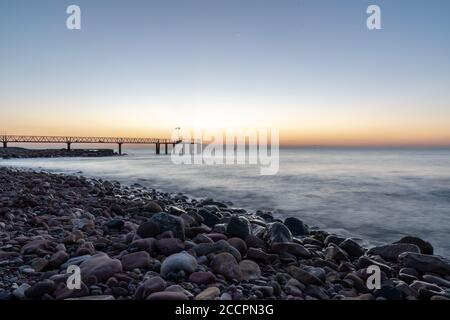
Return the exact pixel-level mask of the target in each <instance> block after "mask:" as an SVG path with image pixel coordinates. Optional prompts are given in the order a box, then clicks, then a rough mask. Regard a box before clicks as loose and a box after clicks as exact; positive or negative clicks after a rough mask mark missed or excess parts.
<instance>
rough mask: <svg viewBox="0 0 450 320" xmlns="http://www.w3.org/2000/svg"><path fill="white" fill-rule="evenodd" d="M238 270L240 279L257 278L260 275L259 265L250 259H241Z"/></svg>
mask: <svg viewBox="0 0 450 320" xmlns="http://www.w3.org/2000/svg"><path fill="white" fill-rule="evenodd" d="M239 270H240V274H241V280H245V281H250V280H257V279H259V278H260V277H261V269H260V268H259V265H258V264H257V263H255V262H253V261H252V260H242V261H241V262H239Z"/></svg>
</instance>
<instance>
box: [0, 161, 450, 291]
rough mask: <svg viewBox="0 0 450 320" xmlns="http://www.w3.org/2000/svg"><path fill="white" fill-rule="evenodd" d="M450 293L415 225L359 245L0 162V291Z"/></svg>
mask: <svg viewBox="0 0 450 320" xmlns="http://www.w3.org/2000/svg"><path fill="white" fill-rule="evenodd" d="M74 265H75V266H78V267H79V268H80V271H81V278H82V282H81V287H80V289H69V288H68V286H67V279H68V278H69V276H70V274H68V273H67V268H68V267H69V266H74ZM369 266H377V267H378V268H379V269H380V270H381V287H380V288H378V289H377V288H376V289H369V288H368V286H367V279H368V277H369V276H370V274H368V271H367V268H368V267H369ZM449 298H450V261H449V260H448V259H446V258H445V257H441V256H438V255H434V249H433V246H432V244H430V243H429V242H427V241H426V239H420V238H418V237H415V236H414V235H411V236H406V237H402V238H399V239H398V241H396V242H394V243H386V244H385V245H381V246H377V247H371V248H365V247H363V246H361V245H360V244H359V243H358V242H357V241H355V240H354V239H351V238H345V237H342V236H340V235H338V234H330V233H328V232H326V231H323V230H318V229H317V228H312V227H310V226H307V225H306V224H304V223H303V222H302V220H301V217H300V216H292V217H286V218H285V219H284V220H280V219H277V218H275V217H274V215H273V214H272V213H271V212H269V211H251V210H246V209H243V208H236V207H233V206H231V205H229V204H227V203H223V202H218V201H215V200H213V199H193V198H189V197H187V196H185V195H183V194H180V193H173V194H171V193H164V192H160V191H158V190H154V189H149V188H145V187H142V186H139V185H121V184H120V183H119V182H116V181H105V180H101V179H92V178H86V177H83V176H80V175H65V174H53V173H48V172H44V171H32V170H20V169H11V168H6V167H0V300H30V299H32V300H65V299H73V300H92V299H94V300H116V299H117V300H132V299H133V300H213V299H214V300H244V299H245V300H274V299H279V300H375V299H378V300H448V299H449Z"/></svg>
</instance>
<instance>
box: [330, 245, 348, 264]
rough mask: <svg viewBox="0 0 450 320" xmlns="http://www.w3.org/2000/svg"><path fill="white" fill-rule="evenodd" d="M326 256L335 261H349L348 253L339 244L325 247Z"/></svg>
mask: <svg viewBox="0 0 450 320" xmlns="http://www.w3.org/2000/svg"><path fill="white" fill-rule="evenodd" d="M324 253H325V257H326V258H327V259H331V260H334V261H338V262H341V261H349V258H348V255H347V253H346V252H345V251H344V250H342V249H341V248H339V247H337V246H329V247H328V248H326V249H325V252H324Z"/></svg>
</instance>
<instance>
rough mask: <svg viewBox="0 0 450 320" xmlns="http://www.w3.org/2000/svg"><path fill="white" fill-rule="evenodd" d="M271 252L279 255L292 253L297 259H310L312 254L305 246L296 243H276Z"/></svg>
mask: <svg viewBox="0 0 450 320" xmlns="http://www.w3.org/2000/svg"><path fill="white" fill-rule="evenodd" d="M271 250H272V251H273V252H276V253H278V254H280V253H282V252H287V253H290V254H292V255H294V256H296V257H301V258H310V257H311V252H309V250H308V249H306V248H305V247H304V246H302V245H301V244H298V243H294V242H276V243H274V244H272V247H271Z"/></svg>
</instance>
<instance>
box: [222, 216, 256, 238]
mask: <svg viewBox="0 0 450 320" xmlns="http://www.w3.org/2000/svg"><path fill="white" fill-rule="evenodd" d="M226 232H227V235H228V236H229V237H231V238H233V237H236V238H241V239H245V238H246V237H247V236H248V235H249V234H250V223H249V222H248V220H247V219H246V218H244V217H238V216H232V217H231V219H230V221H229V222H228V225H227V231H226Z"/></svg>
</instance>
